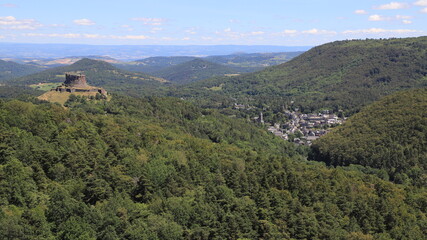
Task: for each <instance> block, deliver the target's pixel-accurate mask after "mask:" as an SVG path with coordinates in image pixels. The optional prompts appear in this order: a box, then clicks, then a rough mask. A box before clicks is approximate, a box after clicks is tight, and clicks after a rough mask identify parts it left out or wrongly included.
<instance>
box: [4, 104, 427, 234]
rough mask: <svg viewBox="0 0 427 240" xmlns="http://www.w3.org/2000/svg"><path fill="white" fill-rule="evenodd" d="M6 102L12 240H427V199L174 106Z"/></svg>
mask: <svg viewBox="0 0 427 240" xmlns="http://www.w3.org/2000/svg"><path fill="white" fill-rule="evenodd" d="M81 100H82V99H79V98H74V101H73V102H69V105H68V106H69V108H68V109H64V108H62V107H60V106H58V105H55V104H49V103H39V104H33V103H28V102H21V101H17V100H12V101H0V113H1V117H0V139H1V143H0V180H1V181H0V239H52V240H54V239H63V240H71V239H135V240H136V239H153V240H158V239H159V240H160V239H162V240H177V239H414V240H415V239H423V238H424V237H425V236H426V235H427V229H426V228H425V226H426V225H427V216H426V213H427V208H426V194H427V193H426V191H425V189H423V188H417V189H416V188H411V187H403V186H400V185H396V184H393V183H391V182H388V181H384V180H381V179H379V178H378V177H375V176H374V175H367V174H363V173H361V172H360V171H357V170H356V171H353V170H349V169H345V168H335V169H333V168H332V169H331V168H327V167H325V166H324V165H323V164H321V163H316V162H307V161H304V160H303V156H300V155H299V154H298V153H297V151H296V150H295V147H294V146H293V145H292V144H290V143H287V142H284V141H282V140H281V139H278V138H275V137H274V136H273V135H271V134H269V133H267V132H266V131H264V130H263V129H260V128H257V127H255V126H253V125H251V124H250V123H247V122H246V121H244V120H239V119H233V118H229V117H225V116H222V115H220V114H218V113H217V112H216V111H212V110H202V109H199V108H197V107H195V106H194V105H191V104H189V103H187V102H184V101H180V100H178V99H175V98H153V97H152V98H145V99H138V98H130V97H120V96H113V98H112V100H111V101H110V102H99V103H93V102H89V101H81Z"/></svg>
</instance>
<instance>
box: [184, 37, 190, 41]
mask: <svg viewBox="0 0 427 240" xmlns="http://www.w3.org/2000/svg"><path fill="white" fill-rule="evenodd" d="M182 40H183V41H189V40H191V38H189V37H185V38H183V39H182Z"/></svg>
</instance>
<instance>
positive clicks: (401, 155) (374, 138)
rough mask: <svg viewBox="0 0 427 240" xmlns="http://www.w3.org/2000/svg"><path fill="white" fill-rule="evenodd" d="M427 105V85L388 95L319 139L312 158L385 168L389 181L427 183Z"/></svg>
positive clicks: (340, 163)
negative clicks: (422, 87) (426, 86)
mask: <svg viewBox="0 0 427 240" xmlns="http://www.w3.org/2000/svg"><path fill="white" fill-rule="evenodd" d="M426 109H427V89H426V88H424V89H419V90H410V91H403V92H398V93H396V94H393V95H391V96H387V97H385V98H383V99H381V100H380V101H378V102H375V103H373V104H371V105H369V106H368V107H366V108H364V109H362V111H361V112H359V113H357V114H355V115H354V116H352V117H351V118H350V119H349V120H348V121H347V122H346V123H345V124H344V125H343V126H342V127H338V128H336V129H334V131H332V133H330V134H328V135H326V136H325V137H322V138H321V139H320V140H319V141H316V142H315V144H314V145H313V152H314V156H313V158H314V159H316V160H318V161H324V162H326V163H327V164H331V165H335V166H336V165H349V164H360V165H363V166H369V167H372V168H377V169H382V170H383V172H382V173H381V175H382V176H383V178H385V179H387V178H388V176H390V179H391V180H393V181H395V182H397V183H404V184H414V185H417V186H426V184H427V161H426V159H427V158H426V157H427V155H426V153H427V115H426Z"/></svg>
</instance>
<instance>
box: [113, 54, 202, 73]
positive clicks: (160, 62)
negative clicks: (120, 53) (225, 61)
mask: <svg viewBox="0 0 427 240" xmlns="http://www.w3.org/2000/svg"><path fill="white" fill-rule="evenodd" d="M194 59H196V57H187V56H174V57H149V58H145V59H141V60H136V61H133V62H129V63H120V64H115V66H116V67H118V68H120V69H123V70H127V71H133V72H145V73H153V72H156V71H160V70H162V69H164V68H168V67H171V66H175V65H177V64H181V63H185V62H188V61H191V60H194Z"/></svg>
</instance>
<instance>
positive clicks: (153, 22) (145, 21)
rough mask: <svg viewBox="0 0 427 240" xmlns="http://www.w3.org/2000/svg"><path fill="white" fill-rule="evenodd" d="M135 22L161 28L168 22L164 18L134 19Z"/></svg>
mask: <svg viewBox="0 0 427 240" xmlns="http://www.w3.org/2000/svg"><path fill="white" fill-rule="evenodd" d="M132 20H133V21H138V22H143V24H144V25H150V26H160V25H163V24H164V23H165V22H166V21H167V20H166V19H164V18H132Z"/></svg>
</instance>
